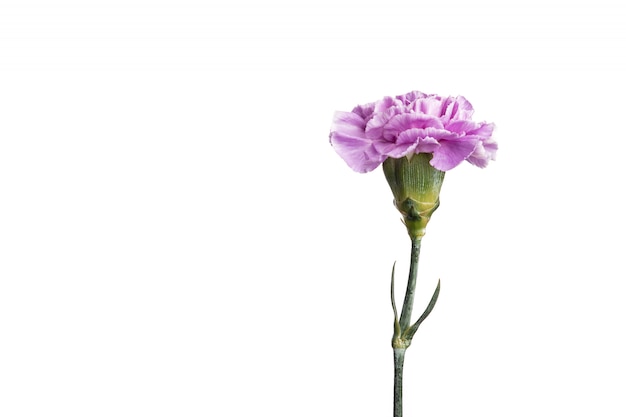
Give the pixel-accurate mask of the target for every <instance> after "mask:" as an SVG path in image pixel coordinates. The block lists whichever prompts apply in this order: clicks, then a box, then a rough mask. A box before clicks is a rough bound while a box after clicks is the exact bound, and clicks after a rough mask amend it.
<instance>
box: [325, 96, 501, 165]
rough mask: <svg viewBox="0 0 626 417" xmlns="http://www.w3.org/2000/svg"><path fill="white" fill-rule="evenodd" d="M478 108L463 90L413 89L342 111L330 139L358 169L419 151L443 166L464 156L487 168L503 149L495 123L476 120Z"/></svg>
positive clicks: (454, 162)
mask: <svg viewBox="0 0 626 417" xmlns="http://www.w3.org/2000/svg"><path fill="white" fill-rule="evenodd" d="M473 112H474V109H473V107H472V105H471V104H470V102H469V101H467V100H466V99H465V97H463V96H457V97H447V98H442V97H440V96H438V95H435V94H424V93H421V92H419V91H412V92H410V93H407V94H404V95H401V96H396V97H395V98H393V97H385V98H383V99H382V100H379V101H377V102H374V103H368V104H364V105H360V106H356V107H355V108H354V109H353V110H352V111H351V112H343V111H338V112H336V113H335V117H334V119H333V124H332V127H331V132H330V142H331V144H332V146H333V147H334V148H335V150H336V151H337V153H338V154H339V155H340V156H341V157H342V158H343V159H344V161H346V163H347V164H348V166H350V168H352V169H353V170H355V171H357V172H369V171H371V170H373V169H375V168H376V167H377V166H378V165H380V164H381V163H383V162H384V161H385V159H387V158H402V157H404V156H406V157H409V158H410V157H411V156H412V155H414V154H419V153H430V154H432V159H431V160H430V164H431V165H432V166H433V167H435V168H437V169H438V170H440V171H448V170H450V169H452V168H454V167H456V166H457V165H459V164H460V163H461V162H463V161H468V162H469V163H471V164H473V165H476V166H478V167H481V168H484V167H486V166H487V164H488V162H489V161H490V160H493V159H495V154H496V150H497V149H498V146H497V144H496V142H495V140H493V139H492V137H491V134H492V133H493V129H494V125H493V123H486V122H475V121H472V120H471V117H472V114H473Z"/></svg>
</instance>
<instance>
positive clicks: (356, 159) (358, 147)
mask: <svg viewBox="0 0 626 417" xmlns="http://www.w3.org/2000/svg"><path fill="white" fill-rule="evenodd" d="M330 143H331V144H332V146H333V148H334V149H335V151H336V152H337V153H338V154H339V156H341V158H342V159H343V160H344V161H346V163H347V164H348V166H349V167H350V168H352V169H353V170H355V171H357V172H369V171H371V170H373V169H374V168H376V167H377V166H378V165H380V164H381V163H382V162H383V160H384V157H383V156H382V155H381V154H380V153H379V152H378V151H377V150H376V148H375V147H374V145H373V143H372V141H371V140H369V139H367V138H362V137H356V136H350V135H347V134H344V133H342V132H331V133H330Z"/></svg>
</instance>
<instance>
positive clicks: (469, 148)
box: [430, 137, 477, 171]
mask: <svg viewBox="0 0 626 417" xmlns="http://www.w3.org/2000/svg"><path fill="white" fill-rule="evenodd" d="M476 143H477V140H476V139H471V138H468V137H463V138H460V139H458V140H446V139H442V140H440V141H439V145H440V146H439V147H438V148H437V149H435V150H434V151H433V159H431V160H430V164H431V165H432V166H434V167H435V168H437V169H438V170H440V171H448V170H451V169H452V168H454V167H456V166H457V165H459V164H460V163H461V162H463V161H464V160H465V159H466V158H467V157H468V156H469V155H470V154H471V153H472V152H473V151H474V148H475V147H476Z"/></svg>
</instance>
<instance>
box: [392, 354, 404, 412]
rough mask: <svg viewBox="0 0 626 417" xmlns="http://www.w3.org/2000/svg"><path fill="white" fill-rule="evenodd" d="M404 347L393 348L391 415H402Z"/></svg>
mask: <svg viewBox="0 0 626 417" xmlns="http://www.w3.org/2000/svg"><path fill="white" fill-rule="evenodd" d="M405 351H406V349H394V350H393V371H394V372H393V417H402V371H403V368H404V353H405Z"/></svg>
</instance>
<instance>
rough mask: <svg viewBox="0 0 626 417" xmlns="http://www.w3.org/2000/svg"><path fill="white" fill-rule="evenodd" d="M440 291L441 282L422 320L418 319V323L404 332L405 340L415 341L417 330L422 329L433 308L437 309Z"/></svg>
mask: <svg viewBox="0 0 626 417" xmlns="http://www.w3.org/2000/svg"><path fill="white" fill-rule="evenodd" d="M440 289H441V280H439V281H438V282H437V288H435V292H434V293H433V296H432V298H431V299H430V303H428V306H427V307H426V310H424V312H423V313H422V315H421V316H420V318H419V319H417V321H416V322H415V323H413V325H412V326H411V327H409V328H408V329H407V330H406V332H404V335H403V338H404V339H407V340H409V341H410V340H411V339H413V336H414V335H415V332H416V331H417V329H418V328H419V327H420V324H422V322H423V321H424V320H426V317H428V315H429V314H430V312H431V311H433V308H435V304H436V303H437V299H438V298H439V290H440Z"/></svg>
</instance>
